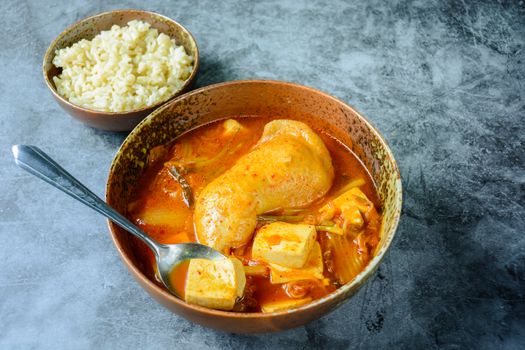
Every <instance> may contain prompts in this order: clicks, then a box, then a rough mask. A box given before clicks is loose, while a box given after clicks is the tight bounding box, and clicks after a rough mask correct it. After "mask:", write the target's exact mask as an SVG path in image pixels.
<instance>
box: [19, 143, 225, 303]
mask: <svg viewBox="0 0 525 350" xmlns="http://www.w3.org/2000/svg"><path fill="white" fill-rule="evenodd" d="M12 151H13V155H14V157H15V162H16V164H17V165H18V166H19V167H21V168H22V169H24V170H26V171H27V172H29V173H31V174H33V175H35V176H36V177H38V178H40V179H42V180H44V181H46V182H47V183H49V184H51V185H53V186H55V187H56V188H58V189H59V190H62V191H63V192H65V193H67V194H68V195H70V196H71V197H73V198H75V199H77V200H78V201H80V202H82V203H84V204H85V205H87V206H88V207H90V208H91V209H94V210H96V211H98V212H99V213H100V214H102V215H104V216H105V217H107V218H108V219H110V220H111V221H113V222H114V223H115V224H117V225H119V226H120V227H122V228H123V229H125V230H126V231H128V232H129V233H131V234H133V235H135V236H136V237H138V238H140V239H141V240H142V241H143V242H144V243H146V244H147V245H148V247H150V248H151V250H153V252H154V253H155V257H156V260H157V269H158V272H159V276H160V279H161V280H162V283H164V285H165V286H166V288H167V289H168V290H169V291H170V292H171V293H173V294H174V295H176V296H178V297H181V295H180V294H179V292H178V291H176V290H175V288H174V287H173V286H172V285H171V283H170V278H169V275H170V273H171V272H172V271H173V269H174V268H175V267H176V266H177V265H179V264H180V263H181V262H183V261H185V260H188V259H196V258H200V259H208V260H222V259H227V258H226V256H224V255H223V254H221V253H219V252H218V251H217V250H215V249H213V248H210V247H208V246H205V245H202V244H198V243H180V244H160V243H159V242H157V241H155V240H154V239H152V238H151V237H148V235H147V234H146V233H145V232H144V231H142V230H141V229H139V228H138V227H137V226H135V225H133V224H132V223H131V221H129V220H128V219H127V218H126V217H124V216H123V215H121V214H120V213H119V212H117V211H116V210H115V209H113V208H112V207H110V206H109V205H107V204H106V203H105V202H104V201H103V200H102V199H100V198H99V197H97V195H96V194H94V193H93V192H91V191H90V190H89V189H87V188H86V187H85V186H84V185H82V184H81V183H80V182H79V181H78V180H77V179H75V178H74V177H73V176H72V175H71V174H69V173H68V172H67V171H65V170H64V169H63V168H62V167H61V166H60V165H58V164H57V163H56V162H55V161H54V160H53V159H51V158H50V157H49V156H48V155H47V154H45V153H44V152H43V151H42V150H40V149H39V148H38V147H36V146H28V145H14V146H13V148H12Z"/></svg>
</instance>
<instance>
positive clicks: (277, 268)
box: [270, 242, 324, 284]
mask: <svg viewBox="0 0 525 350" xmlns="http://www.w3.org/2000/svg"><path fill="white" fill-rule="evenodd" d="M323 270H324V268H323V253H322V251H321V246H320V245H319V243H318V242H314V246H313V248H312V251H311V252H310V255H309V256H308V261H307V262H306V264H305V265H304V266H303V267H302V268H300V269H293V268H289V267H285V266H282V265H277V264H270V271H271V274H270V282H272V283H273V284H279V283H287V282H291V281H302V280H313V279H319V280H321V279H323V277H324V276H323Z"/></svg>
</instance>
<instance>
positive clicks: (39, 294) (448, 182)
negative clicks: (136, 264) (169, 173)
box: [0, 0, 525, 349]
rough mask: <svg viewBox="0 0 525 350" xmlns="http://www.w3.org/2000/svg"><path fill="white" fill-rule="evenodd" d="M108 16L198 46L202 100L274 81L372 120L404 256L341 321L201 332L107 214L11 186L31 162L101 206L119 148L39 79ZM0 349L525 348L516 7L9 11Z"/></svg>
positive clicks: (519, 6)
mask: <svg viewBox="0 0 525 350" xmlns="http://www.w3.org/2000/svg"><path fill="white" fill-rule="evenodd" d="M115 8H145V9H149V10H153V11H157V12H159V13H162V14H165V15H167V16H169V17H172V18H174V19H176V20H178V21H180V22H181V23H183V24H184V25H186V26H187V27H188V28H189V29H190V30H191V31H192V32H193V33H194V35H195V37H196V39H197V41H198V43H199V46H200V49H201V54H202V67H201V71H200V74H199V78H198V83H197V85H198V86H205V85H208V84H211V83H216V82H221V81H226V80H234V79H243V78H254V77H257V78H270V79H280V80H287V81H293V82H297V83H301V84H305V85H309V86H312V87H315V88H318V89H321V90H324V91H326V92H328V93H330V94H333V95H335V96H337V97H339V98H340V99H342V100H343V101H346V102H348V103H350V104H351V105H353V106H354V107H356V108H357V109H358V110H360V111H361V112H363V113H364V115H366V116H367V117H368V118H369V119H370V120H371V121H372V122H373V123H374V124H375V125H376V126H377V127H378V128H379V130H381V131H382V133H383V134H384V136H385V137H386V138H387V140H388V141H389V142H390V145H391V146H392V149H393V151H394V154H395V156H396V158H397V160H398V162H399V165H400V168H401V172H402V175H403V184H404V190H405V204H404V214H403V216H402V219H401V223H400V227H399V231H398V236H397V238H396V240H395V242H394V244H393V247H392V249H391V251H390V254H389V255H388V256H387V258H386V260H385V262H384V263H383V265H382V266H381V268H380V270H379V272H378V273H377V274H376V275H375V276H374V277H373V278H371V280H370V281H369V283H368V284H367V285H366V286H365V287H364V288H363V289H361V291H360V292H359V293H358V294H357V295H356V296H355V297H354V298H353V299H352V300H350V301H349V302H348V303H347V304H345V305H344V306H343V307H341V308H340V309H338V310H337V311H335V312H333V313H332V314H330V315H328V316H326V317H324V318H323V319H320V320H318V321H316V322H313V323H311V324H309V325H307V326H305V327H302V328H298V329H294V330H291V331H288V332H283V333H279V334H272V335H230V334H224V333H221V332H217V331H213V330H209V329H204V328H202V327H200V326H197V325H194V324H192V323H190V322H188V321H186V320H184V319H182V318H179V317H177V316H175V315H173V314H171V313H170V312H168V311H167V310H165V309H164V308H162V307H161V306H159V305H158V304H157V303H156V302H154V301H153V300H152V299H150V297H149V296H148V295H147V294H146V293H145V292H144V291H143V290H142V289H141V288H140V287H139V286H138V285H137V284H136V283H135V282H134V280H133V279H132V278H131V276H130V275H129V274H128V272H127V271H126V270H125V268H124V266H123V264H122V263H121V262H120V260H119V258H118V256H117V253H116V250H115V249H114V247H113V245H112V242H111V241H110V238H109V235H108V232H107V229H106V225H105V221H104V219H103V218H102V217H100V216H99V215H98V214H96V213H94V212H92V211H91V210H89V209H87V208H85V207H83V206H82V205H81V204H78V203H76V202H74V201H73V200H72V199H70V198H67V197H65V196H64V195H62V194H61V193H59V192H58V191H57V190H55V189H53V188H51V187H49V186H47V185H46V184H44V183H43V182H41V181H39V180H37V179H35V178H33V177H31V176H30V175H27V174H26V173H24V172H22V171H21V170H19V169H18V168H16V167H15V166H14V164H13V162H12V160H11V155H10V151H9V148H10V146H11V144H14V143H31V144H35V145H39V146H41V147H42V148H43V149H44V150H45V151H47V152H48V153H49V154H50V155H52V156H53V157H54V158H56V159H57V160H58V162H59V163H62V164H64V165H65V167H66V168H67V169H69V170H70V171H71V172H72V173H73V174H74V175H76V176H78V177H79V178H80V179H81V180H82V181H84V182H85V183H86V184H87V185H88V187H90V188H92V189H93V190H94V191H95V192H96V193H98V194H99V195H103V189H104V185H105V180H106V175H107V171H108V168H109V164H110V162H111V159H112V157H113V155H114V153H115V151H116V150H117V148H118V146H119V144H120V143H121V142H122V140H123V139H124V137H125V136H124V135H122V134H115V133H108V132H102V131H97V130H95V129H91V128H89V127H85V126H83V125H81V124H79V123H78V122H76V121H74V120H72V119H71V118H69V117H68V116H67V115H66V114H65V113H64V112H63V111H62V110H61V109H60V108H59V107H58V105H57V104H56V103H55V102H54V101H53V100H52V98H51V95H50V93H49V92H48V91H47V89H46V87H45V85H44V83H43V79H42V76H41V68H40V65H41V61H42V57H43V54H44V52H45V50H46V48H47V46H48V45H49V43H50V42H51V41H52V39H53V38H54V37H55V36H56V35H57V34H58V33H60V32H61V31H62V30H63V29H64V28H65V27H66V26H68V25H70V24H71V23H73V22H74V21H76V20H78V19H81V18H83V17H86V16H88V15H92V14H95V13H98V12H102V11H104V10H108V9H115ZM0 19H1V22H0V23H1V24H2V29H1V30H0V39H1V43H2V47H1V49H0V63H1V65H0V77H1V79H0V118H1V119H0V238H1V241H2V243H1V244H0V266H1V270H0V271H1V272H0V348H2V349H17V348H23V349H26V348H36V347H37V348H53V349H55V348H66V349H71V348H108V349H129V348H192V349H206V348H215V347H217V348H235V349H251V348H255V349H278V348H330V349H339V348H341V349H342V348H348V347H355V348H363V349H366V348H382V347H387V346H392V347H393V348H425V349H431V348H438V347H439V348H447V349H457V348H474V349H495V348H501V347H505V348H507V349H513V348H524V347H525V209H524V205H525V169H524V163H525V156H524V149H523V147H524V140H525V98H524V95H525V87H524V84H525V81H524V77H525V51H524V50H525V47H524V40H525V5H524V3H523V1H506V2H497V1H484V2H471V1H443V2H430V1H425V0H421V1H384V0H378V1H373V2H372V1H371V2H366V1H353V2H342V1H337V2H325V3H323V2H320V1H317V2H295V1H284V2H281V1H275V2H260V3H259V2H257V3H252V4H249V3H242V4H241V3H233V2H225V1H202V2H200V1H199V2H193V1H177V2H175V1H171V2H169V1H164V2H161V1H151V2H148V4H147V5H144V4H142V2H139V1H120V2H119V1H92V2H87V1H84V2H83V1H67V0H53V1H33V2H31V1H28V0H26V1H13V0H8V1H2V2H1V3H0Z"/></svg>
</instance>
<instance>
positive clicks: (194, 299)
mask: <svg viewBox="0 0 525 350" xmlns="http://www.w3.org/2000/svg"><path fill="white" fill-rule="evenodd" d="M245 286H246V276H245V274H244V268H243V266H242V263H241V262H240V261H239V260H238V259H236V258H233V257H232V258H230V259H226V260H221V261H212V260H207V259H192V260H191V261H190V265H189V267H188V274H187V277H186V286H185V288H184V299H185V300H186V302H187V303H190V304H197V305H201V306H205V307H209V308H211V309H220V310H231V309H233V306H234V305H235V302H236V301H237V299H238V298H240V297H242V295H243V294H244V287H245Z"/></svg>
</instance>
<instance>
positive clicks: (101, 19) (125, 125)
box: [42, 10, 199, 131]
mask: <svg viewBox="0 0 525 350" xmlns="http://www.w3.org/2000/svg"><path fill="white" fill-rule="evenodd" d="M132 20H142V21H145V22H148V23H149V24H150V25H151V26H152V27H153V28H156V29H157V30H158V31H159V32H161V33H164V34H166V35H168V36H169V37H170V38H173V39H175V42H176V43H177V45H182V46H184V49H185V50H186V53H187V54H189V55H191V56H193V58H194V61H193V72H192V73H191V75H190V76H189V78H188V79H187V80H186V82H185V83H184V85H183V86H182V88H181V89H180V90H179V91H177V92H175V93H174V94H173V95H172V96H170V97H169V99H168V100H165V101H162V102H159V103H157V104H155V105H153V106H149V107H144V108H141V109H134V110H131V111H126V112H104V111H96V110H92V109H87V108H84V107H80V106H77V105H75V104H73V103H71V102H69V101H68V100H67V99H66V98H64V97H62V96H60V95H59V94H58V92H57V90H56V87H55V83H54V82H53V77H54V76H56V75H58V74H60V69H58V68H57V67H55V66H54V65H53V58H54V57H55V52H56V50H59V49H62V48H65V47H68V46H71V45H72V44H74V43H76V42H78V41H79V40H81V39H87V40H90V39H92V38H93V37H94V36H96V35H97V34H98V33H100V32H101V31H103V30H109V29H111V26H113V25H114V24H117V25H119V26H125V25H127V24H128V22H129V21H132ZM198 69H199V49H198V48H197V43H196V42H195V39H194V38H193V36H192V35H191V33H190V32H189V31H188V30H187V29H186V28H184V27H183V26H182V25H180V24H179V23H177V22H175V21H174V20H172V19H170V18H168V17H165V16H162V15H159V14H157V13H154V12H148V11H141V10H116V11H109V12H104V13H101V14H98V15H95V16H92V17H88V18H86V19H83V20H80V21H78V22H76V23H74V24H73V25H71V26H70V27H69V28H67V29H66V30H64V31H63V32H62V33H60V34H59V35H58V37H57V38H56V39H55V40H54V41H53V42H52V43H51V45H50V46H49V48H48V49H47V51H46V54H45V55H44V62H43V65H42V71H43V73H44V80H45V81H46V84H47V86H48V87H49V90H51V92H52V93H53V97H54V98H55V99H56V100H57V102H58V104H59V105H60V106H61V107H62V108H63V109H64V110H65V111H66V112H67V113H69V114H70V115H71V116H72V117H73V118H76V119H78V120H80V121H81V122H83V123H85V124H87V125H89V126H93V127H95V128H99V129H104V130H112V131H129V130H131V129H133V128H134V127H135V126H136V125H137V124H138V123H139V122H140V121H141V120H142V119H144V118H145V117H146V116H147V115H148V114H150V113H151V112H152V111H154V110H155V109H156V108H158V107H159V106H161V105H162V104H164V103H166V102H167V101H169V100H171V99H173V98H174V97H176V96H179V95H181V94H183V93H184V92H186V91H187V90H188V89H189V88H190V87H191V85H192V84H193V82H194V80H195V77H196V75H197V71H198Z"/></svg>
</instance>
